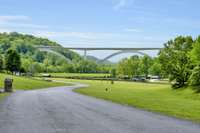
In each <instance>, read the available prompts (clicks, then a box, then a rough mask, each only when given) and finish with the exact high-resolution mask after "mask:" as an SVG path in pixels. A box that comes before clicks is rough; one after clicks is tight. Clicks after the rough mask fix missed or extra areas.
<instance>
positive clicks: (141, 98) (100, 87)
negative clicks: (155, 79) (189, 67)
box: [59, 79, 200, 122]
mask: <svg viewBox="0 0 200 133" xmlns="http://www.w3.org/2000/svg"><path fill="white" fill-rule="evenodd" d="M59 80H64V81H74V82H81V83H85V84H89V85H90V86H89V87H87V88H80V89H75V90H74V91H75V92H78V93H81V94H85V95H89V96H94V97H97V98H102V99H105V100H110V101H112V102H116V103H120V104H124V105H129V106H133V107H138V108H142V109H145V110H148V111H154V112H159V113H162V114H165V115H169V116H173V117H177V118H183V119H188V120H193V121H197V122H200V94H198V93H194V91H193V90H192V89H190V88H187V89H181V90H173V89H171V87H170V85H166V84H150V83H136V82H120V81H117V82H115V83H114V84H113V85H112V84H110V82H108V81H89V80H66V79H59ZM106 88H108V91H106Z"/></svg>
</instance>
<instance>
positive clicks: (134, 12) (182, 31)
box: [0, 0, 200, 60]
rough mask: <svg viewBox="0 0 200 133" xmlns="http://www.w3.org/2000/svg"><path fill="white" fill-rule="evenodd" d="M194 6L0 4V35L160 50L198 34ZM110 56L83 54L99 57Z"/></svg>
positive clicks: (151, 2)
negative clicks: (180, 37)
mask: <svg viewBox="0 0 200 133" xmlns="http://www.w3.org/2000/svg"><path fill="white" fill-rule="evenodd" d="M199 5H200V1H199V0H167V1H164V0H162V1H161V0H1V3H0V11H1V12H0V32H11V31H17V32H21V33H28V34H33V35H36V36H41V37H47V38H49V39H51V40H54V41H57V42H58V43H60V44H62V45H63V46H70V47H162V46H163V43H165V42H166V41H167V40H169V39H172V38H174V37H176V36H178V35H192V36H193V37H196V36H197V35H199V31H200V13H199V12H200V9H199ZM111 52H112V51H111ZM111 52H98V51H95V52H89V54H92V55H95V56H97V57H100V58H102V57H104V56H106V55H108V54H110V53H111ZM150 54H151V55H154V54H155V53H152V52H151V53H150ZM118 58H121V56H120V57H115V58H114V59H113V60H116V59H118Z"/></svg>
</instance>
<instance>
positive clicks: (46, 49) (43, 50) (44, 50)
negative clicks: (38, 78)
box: [39, 48, 72, 64]
mask: <svg viewBox="0 0 200 133" xmlns="http://www.w3.org/2000/svg"><path fill="white" fill-rule="evenodd" d="M39 50H40V51H42V52H48V53H52V54H55V55H57V56H60V57H62V58H64V59H65V60H66V61H67V62H68V63H70V64H71V63H72V61H71V60H70V59H68V58H66V57H65V56H64V55H62V54H60V53H58V52H56V51H54V50H52V49H49V48H39Z"/></svg>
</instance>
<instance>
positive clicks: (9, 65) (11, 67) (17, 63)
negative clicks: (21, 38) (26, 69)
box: [5, 49, 21, 73]
mask: <svg viewBox="0 0 200 133" xmlns="http://www.w3.org/2000/svg"><path fill="white" fill-rule="evenodd" d="M5 68H6V70H8V71H10V72H12V73H13V72H19V71H20V68H21V59H20V55H19V54H18V53H17V51H16V50H13V49H9V50H8V51H7V52H6V55H5Z"/></svg>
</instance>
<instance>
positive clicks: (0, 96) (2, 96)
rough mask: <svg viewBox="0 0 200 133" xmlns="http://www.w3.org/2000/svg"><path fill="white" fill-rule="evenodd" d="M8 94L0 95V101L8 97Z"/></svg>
mask: <svg viewBox="0 0 200 133" xmlns="http://www.w3.org/2000/svg"><path fill="white" fill-rule="evenodd" d="M8 95H9V94H8V93H0V101H1V100H2V99H3V98H4V97H6V96H8Z"/></svg>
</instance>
